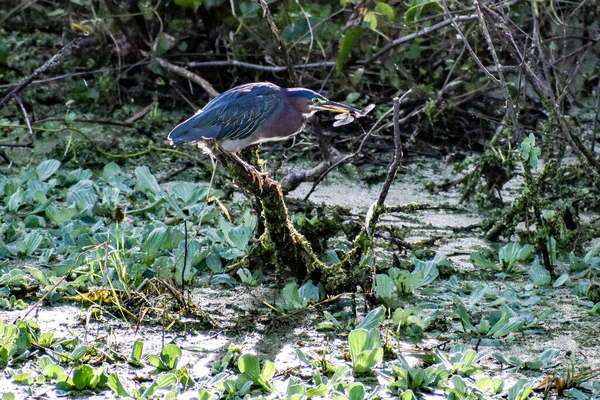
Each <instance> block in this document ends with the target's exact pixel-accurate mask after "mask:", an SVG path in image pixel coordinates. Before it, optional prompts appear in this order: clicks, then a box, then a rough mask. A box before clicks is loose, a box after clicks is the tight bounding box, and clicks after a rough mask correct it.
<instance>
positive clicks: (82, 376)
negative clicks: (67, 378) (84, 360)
mask: <svg viewBox="0 0 600 400" xmlns="http://www.w3.org/2000/svg"><path fill="white" fill-rule="evenodd" d="M93 377H94V369H93V368H92V367H90V366H89V365H86V364H83V365H79V366H77V367H75V369H74V370H73V386H75V388H77V389H78V390H82V389H85V388H86V387H87V386H88V385H89V384H90V382H91V381H92V378H93Z"/></svg>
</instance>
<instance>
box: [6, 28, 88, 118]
mask: <svg viewBox="0 0 600 400" xmlns="http://www.w3.org/2000/svg"><path fill="white" fill-rule="evenodd" d="M82 39H83V38H81V37H78V38H76V39H73V40H72V41H71V42H69V43H68V44H67V45H66V46H64V47H63V48H62V49H60V50H59V51H58V53H56V54H55V55H53V56H52V57H51V58H50V59H49V60H48V61H46V62H45V63H44V65H42V66H41V67H39V68H38V69H36V70H35V71H34V72H33V74H31V75H29V77H28V78H27V79H25V80H24V81H23V82H21V83H20V84H19V86H17V87H16V88H14V89H13V90H11V91H10V93H8V94H7V95H6V96H5V97H4V98H3V99H2V100H0V109H2V107H4V105H5V104H6V103H7V102H8V101H9V100H10V99H11V98H13V97H14V96H15V95H18V94H19V92H21V90H23V89H25V88H26V87H27V85H29V84H30V83H31V82H33V80H34V79H35V78H37V77H38V76H39V75H40V74H41V73H43V72H44V71H45V70H47V69H48V68H50V67H51V66H52V65H54V64H56V63H57V62H58V60H60V59H61V57H62V56H64V55H65V54H67V53H68V52H69V51H71V49H72V48H74V47H76V46H77V44H79V42H80V41H81V40H82Z"/></svg>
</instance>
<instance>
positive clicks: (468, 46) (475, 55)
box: [442, 0, 500, 85]
mask: <svg viewBox="0 0 600 400" xmlns="http://www.w3.org/2000/svg"><path fill="white" fill-rule="evenodd" d="M442 6H443V7H444V12H445V13H446V16H447V17H448V19H449V20H450V22H451V23H452V26H453V27H454V29H455V30H456V32H457V33H458V36H459V37H460V40H462V41H463V43H464V44H465V46H466V48H467V50H468V51H469V54H471V58H472V59H473V61H475V63H476V64H477V65H478V66H479V68H480V69H481V70H482V71H483V73H484V74H485V75H486V76H487V77H488V78H490V80H491V81H492V82H494V83H495V84H497V85H500V80H499V79H498V78H496V77H495V76H494V75H492V73H491V72H490V71H488V70H487V68H486V67H485V65H483V63H482V62H481V60H480V59H479V57H477V54H475V51H474V50H473V48H472V47H471V44H470V43H469V40H468V39H467V37H466V36H465V34H464V33H463V31H462V30H461V29H460V26H458V23H456V21H455V20H454V17H453V16H452V14H450V10H449V9H448V5H447V4H446V0H442ZM476 8H477V7H476ZM479 14H481V12H479V13H478V14H477V18H479V19H480V22H481V18H480V16H479Z"/></svg>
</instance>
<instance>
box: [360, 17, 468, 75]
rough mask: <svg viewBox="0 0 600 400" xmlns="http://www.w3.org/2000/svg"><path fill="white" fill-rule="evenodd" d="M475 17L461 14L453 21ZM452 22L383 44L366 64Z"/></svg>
mask: <svg viewBox="0 0 600 400" xmlns="http://www.w3.org/2000/svg"><path fill="white" fill-rule="evenodd" d="M474 19H477V15H461V16H458V17H456V18H455V19H454V20H453V21H459V22H460V21H472V20H474ZM451 23H452V21H450V20H444V21H442V22H439V23H437V24H435V25H432V26H430V27H427V28H423V29H421V30H419V31H417V32H415V33H411V34H410V35H406V36H402V37H400V38H398V39H396V40H394V41H393V42H390V43H388V44H386V45H385V46H383V47H382V48H381V50H379V51H378V52H377V53H375V54H374V55H373V57H371V58H370V59H369V60H368V61H366V62H365V64H367V65H368V64H370V63H372V62H373V61H375V60H377V59H378V58H380V57H381V56H383V55H384V54H386V53H387V52H388V51H390V50H391V49H393V48H394V47H397V46H400V45H401V44H403V43H406V42H411V41H413V40H414V39H416V38H418V37H419V36H425V35H427V34H429V33H431V32H433V31H437V30H438V29H441V28H443V27H445V26H448V25H450V24H451ZM357 64H361V63H357Z"/></svg>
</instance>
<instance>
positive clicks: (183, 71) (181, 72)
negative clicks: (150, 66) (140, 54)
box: [155, 58, 219, 97]
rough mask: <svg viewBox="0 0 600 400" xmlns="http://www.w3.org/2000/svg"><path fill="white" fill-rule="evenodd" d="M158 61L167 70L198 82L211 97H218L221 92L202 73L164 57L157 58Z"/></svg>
mask: <svg viewBox="0 0 600 400" xmlns="http://www.w3.org/2000/svg"><path fill="white" fill-rule="evenodd" d="M155 60H156V61H158V63H159V64H160V66H161V67H163V68H164V69H166V70H167V71H171V72H174V73H176V74H177V75H180V76H182V77H184V78H185V79H189V80H190V81H192V82H195V83H197V84H198V85H199V86H200V87H201V88H202V89H204V91H205V92H206V93H208V95H209V96H210V97H217V96H218V95H219V92H217V90H216V89H215V88H214V87H213V86H212V85H211V84H210V82H208V81H207V80H206V79H204V78H202V77H201V76H200V75H198V74H195V73H193V72H190V71H188V70H187V69H185V68H183V67H179V66H177V65H174V64H171V63H170V62H168V61H167V60H165V59H164V58H155Z"/></svg>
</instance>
